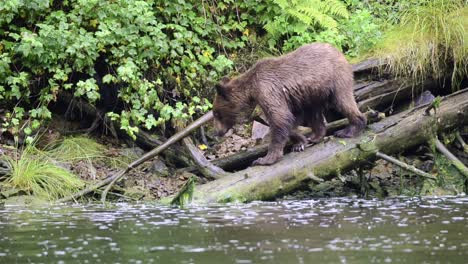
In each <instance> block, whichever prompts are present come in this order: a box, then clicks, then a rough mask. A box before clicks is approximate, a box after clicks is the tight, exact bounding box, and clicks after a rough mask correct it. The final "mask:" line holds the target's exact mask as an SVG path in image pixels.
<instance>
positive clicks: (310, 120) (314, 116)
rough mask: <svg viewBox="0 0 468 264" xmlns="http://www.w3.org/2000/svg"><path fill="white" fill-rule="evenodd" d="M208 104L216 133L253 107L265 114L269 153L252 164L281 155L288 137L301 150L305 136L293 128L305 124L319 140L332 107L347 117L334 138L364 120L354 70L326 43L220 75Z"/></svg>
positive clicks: (354, 132) (353, 130) (347, 133)
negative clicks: (229, 75) (346, 123)
mask: <svg viewBox="0 0 468 264" xmlns="http://www.w3.org/2000/svg"><path fill="white" fill-rule="evenodd" d="M216 90H217V95H216V98H215V100H214V104H213V114H214V126H215V129H216V132H217V134H218V136H222V135H224V134H225V133H226V132H227V131H228V130H229V129H230V128H231V127H232V126H233V125H234V124H236V123H238V122H240V121H241V120H242V119H243V118H245V117H246V116H248V115H250V114H251V113H252V111H253V109H254V108H255V106H256V105H259V106H260V108H261V109H262V111H263V113H264V114H265V116H266V118H267V121H268V123H269V125H270V130H271V142H270V145H269V147H268V154H267V155H266V156H265V157H262V158H259V159H257V160H256V161H254V162H253V165H269V164H273V163H275V162H277V161H278V160H279V159H280V158H281V157H282V156H283V149H284V147H285V145H286V143H287V141H288V138H289V137H290V138H291V139H292V140H293V141H295V142H296V144H295V145H293V148H292V150H293V151H302V150H304V145H305V144H306V143H307V139H306V138H305V137H304V136H303V135H302V134H300V133H298V132H297V131H295V128H296V127H297V126H298V125H305V126H309V127H311V128H312V130H313V135H312V136H311V137H309V139H308V140H309V141H310V142H313V143H316V142H319V141H320V140H321V139H322V138H323V137H324V136H325V134H326V120H325V117H324V113H325V111H328V108H329V107H332V108H334V109H335V110H337V111H338V112H339V113H341V114H343V115H344V116H345V117H347V118H348V120H349V126H348V127H346V128H345V129H343V130H340V131H337V132H336V133H335V135H336V136H337V137H356V136H357V135H358V134H359V133H360V132H361V131H362V130H363V129H364V128H365V126H366V123H367V120H366V117H365V115H363V114H362V113H361V112H360V111H359V109H358V107H357V104H356V100H355V99H354V95H353V71H352V68H351V65H350V64H349V63H348V62H347V61H346V58H345V57H344V55H343V54H342V53H341V52H340V51H338V50H337V49H336V48H334V47H333V46H331V45H329V44H325V43H313V44H308V45H304V46H302V47H300V48H298V49H297V50H295V51H293V52H291V53H288V54H285V55H283V56H280V57H275V58H266V59H261V60H259V61H258V62H257V63H256V64H255V65H253V66H252V67H251V68H250V69H249V70H247V71H246V72H245V73H243V74H241V75H239V76H238V77H236V78H233V79H229V78H227V77H224V78H223V79H222V80H221V82H220V83H219V84H217V85H216Z"/></svg>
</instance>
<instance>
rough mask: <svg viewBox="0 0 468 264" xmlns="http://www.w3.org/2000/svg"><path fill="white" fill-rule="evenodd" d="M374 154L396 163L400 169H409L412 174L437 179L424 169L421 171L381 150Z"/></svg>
mask: <svg viewBox="0 0 468 264" xmlns="http://www.w3.org/2000/svg"><path fill="white" fill-rule="evenodd" d="M376 156H377V157H379V158H381V159H384V160H386V161H388V162H390V163H393V164H395V165H397V166H398V167H401V168H402V169H405V170H407V171H410V172H412V173H414V174H416V175H418V176H421V177H424V178H428V179H432V180H436V179H437V177H435V176H434V175H431V174H429V173H427V172H424V171H422V170H420V169H418V168H416V167H414V166H412V165H409V164H407V163H404V162H402V161H400V160H398V159H396V158H394V157H391V156H388V155H386V154H384V153H382V152H379V151H377V153H376Z"/></svg>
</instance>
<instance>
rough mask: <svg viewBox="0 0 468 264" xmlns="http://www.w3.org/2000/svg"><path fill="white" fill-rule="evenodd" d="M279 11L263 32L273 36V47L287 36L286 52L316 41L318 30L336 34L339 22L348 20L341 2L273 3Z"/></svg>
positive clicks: (292, 0) (294, 0)
mask: <svg viewBox="0 0 468 264" xmlns="http://www.w3.org/2000/svg"><path fill="white" fill-rule="evenodd" d="M272 2H273V3H274V4H275V5H276V7H277V8H275V9H273V10H272V11H273V12H274V13H275V14H274V15H272V16H270V17H268V18H267V19H266V21H265V26H264V28H265V29H266V31H267V32H268V33H269V34H270V41H269V44H270V46H271V47H272V46H274V45H275V44H276V42H277V41H278V40H279V39H280V38H282V37H285V36H286V38H287V39H286V41H285V49H286V50H291V49H294V48H296V47H297V46H299V45H301V44H304V43H310V42H312V41H313V40H314V35H315V34H316V30H317V29H320V28H322V29H325V30H336V28H337V27H338V22H337V20H336V18H339V17H343V18H348V17H349V13H348V10H347V9H346V5H345V4H344V3H343V2H341V1H339V0H332V1H322V0H273V1H272Z"/></svg>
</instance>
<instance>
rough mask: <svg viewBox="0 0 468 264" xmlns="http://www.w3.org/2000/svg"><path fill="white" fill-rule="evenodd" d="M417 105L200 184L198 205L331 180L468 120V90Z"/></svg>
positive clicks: (196, 195)
mask: <svg viewBox="0 0 468 264" xmlns="http://www.w3.org/2000/svg"><path fill="white" fill-rule="evenodd" d="M424 112H425V109H424V106H420V107H417V108H415V109H411V110H408V111H405V112H401V113H399V114H396V115H394V116H390V117H388V118H386V119H384V120H383V121H381V122H378V123H375V124H372V125H370V126H369V129H368V130H367V131H366V132H365V133H363V134H362V135H361V136H360V137H357V138H352V139H345V140H343V139H333V140H330V141H328V142H323V143H320V144H318V145H315V146H312V147H310V148H307V149H306V150H305V151H304V152H302V153H291V154H288V155H285V156H284V158H283V159H282V160H281V161H280V162H278V163H276V164H273V165H271V166H255V167H250V168H247V169H245V170H242V171H238V172H236V173H233V174H231V175H229V176H227V177H224V178H221V179H218V180H215V181H212V182H209V183H206V184H204V185H200V186H198V187H197V188H196V189H195V192H194V195H193V203H210V202H248V201H253V200H269V199H273V198H274V197H276V196H278V195H281V194H285V193H288V192H291V191H292V190H294V189H296V188H298V187H300V186H302V185H303V184H304V183H306V182H307V181H308V180H310V178H311V177H310V176H311V175H312V176H314V177H318V178H331V177H334V176H337V175H340V174H341V172H342V171H345V170H347V169H350V168H351V167H353V166H357V165H359V164H360V163H361V162H363V161H366V160H369V159H375V158H376V153H377V152H378V151H380V152H382V153H385V154H392V153H397V152H400V151H403V150H405V149H408V148H410V147H414V146H416V145H419V144H423V143H425V142H427V141H428V140H430V139H431V138H433V137H434V136H435V135H436V134H437V133H438V132H440V131H448V130H451V129H454V128H456V127H458V126H460V125H467V124H468V89H464V90H462V91H459V92H457V93H455V94H453V95H450V96H447V97H445V98H443V99H442V101H441V103H440V106H439V109H438V111H437V113H436V114H435V115H433V116H427V115H424Z"/></svg>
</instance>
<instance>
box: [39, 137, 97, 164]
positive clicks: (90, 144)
mask: <svg viewBox="0 0 468 264" xmlns="http://www.w3.org/2000/svg"><path fill="white" fill-rule="evenodd" d="M105 150H106V149H105V147H104V146H103V145H101V144H99V143H97V142H96V141H94V140H92V139H90V138H87V137H83V136H77V137H67V138H64V139H63V141H62V142H60V143H59V144H58V145H57V146H56V147H55V148H53V149H51V150H49V151H48V152H47V153H48V155H50V157H52V158H53V159H55V160H59V161H62V162H71V163H73V162H76V161H80V160H86V161H88V162H90V163H92V160H93V159H96V158H104V157H105V156H104V154H103V153H104V151H105Z"/></svg>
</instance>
